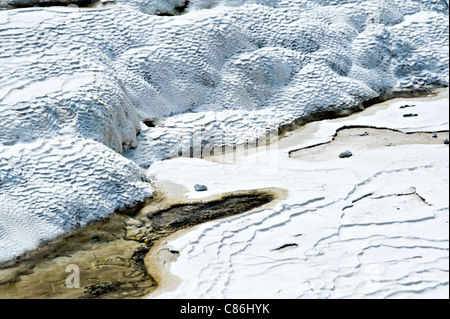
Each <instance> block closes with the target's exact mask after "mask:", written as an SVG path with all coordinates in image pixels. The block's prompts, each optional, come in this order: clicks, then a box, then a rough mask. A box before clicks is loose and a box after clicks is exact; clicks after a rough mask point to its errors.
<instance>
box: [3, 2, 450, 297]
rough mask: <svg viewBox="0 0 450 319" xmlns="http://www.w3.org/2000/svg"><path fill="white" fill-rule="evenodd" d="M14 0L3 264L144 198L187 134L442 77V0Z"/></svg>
mask: <svg viewBox="0 0 450 319" xmlns="http://www.w3.org/2000/svg"><path fill="white" fill-rule="evenodd" d="M10 2H14V1H9V0H0V263H4V262H8V261H11V260H13V259H14V258H15V257H17V256H20V255H21V254H23V253H24V252H27V251H30V250H32V249H35V248H36V247H38V246H39V245H40V244H42V243H43V242H45V241H48V240H51V239H53V238H55V237H56V236H59V235H62V234H64V233H65V232H67V231H71V230H73V229H76V228H78V227H80V226H83V225H86V224H87V223H89V222H93V221H95V220H98V219H101V218H104V217H106V216H108V215H110V214H111V213H113V212H114V211H115V210H117V209H125V208H127V207H131V206H132V205H133V204H135V203H137V202H140V201H143V200H145V199H146V198H149V197H151V196H152V195H153V192H154V191H153V189H152V187H151V186H150V184H149V183H148V178H147V176H146V174H145V172H144V169H146V168H148V167H150V165H151V164H153V163H157V162H158V161H159V160H161V159H164V158H167V157H171V156H177V155H179V154H183V155H186V152H188V154H189V152H190V151H191V146H193V147H194V150H193V152H194V155H196V154H195V148H196V147H197V146H199V145H202V146H211V147H212V146H215V145H222V144H228V145H229V144H233V143H236V144H239V143H244V142H245V141H251V140H254V139H256V138H257V137H260V136H262V135H263V134H265V133H266V129H267V128H275V129H276V128H279V127H283V126H286V125H290V124H292V123H293V122H294V121H298V120H302V119H308V118H311V117H314V116H317V115H323V114H326V113H327V112H331V113H330V114H334V115H336V114H339V113H342V114H345V113H346V112H348V111H349V110H354V109H355V108H358V107H360V106H361V105H363V103H364V102H366V101H370V100H373V99H374V98H378V97H387V96H392V95H395V94H398V93H410V92H414V91H418V90H428V89H433V88H436V87H440V86H448V81H449V72H448V67H449V53H448V44H449V43H448V42H449V40H448V32H449V30H448V26H449V22H448V15H449V2H448V1H438V0H433V1H425V0H406V1H405V0H401V1H400V0H390V1H388V0H383V1H364V0H353V1H350V0H346V1H335V0H315V1H311V0H308V1H306V0H297V1H285V0H279V1H277V0H253V1H244V0H240V1H238V0H228V1H225V0H224V1H208V0H192V1H190V3H189V6H188V7H187V9H186V10H184V12H182V13H183V14H179V13H180V12H179V10H182V9H179V10H178V9H176V8H179V7H180V6H183V5H184V4H185V2H184V1H177V0H172V1H162V0H161V1H144V0H130V1H127V0H120V1H116V3H115V4H109V5H107V6H102V5H99V6H96V7H90V8H77V7H74V6H71V7H63V6H58V7H30V8H20V9H14V8H11V3H10ZM15 2H16V3H18V2H21V1H19V0H18V1H15ZM35 2H36V1H35ZM22 3H25V6H26V3H27V1H22ZM161 13H169V14H175V16H160V15H158V14H161ZM430 112H431V110H430ZM144 122H145V123H147V124H144ZM139 133H140V134H139ZM430 154H431V153H430ZM197 155H198V154H197ZM352 158H354V157H352ZM298 165H301V163H299V164H298ZM330 178H332V175H330ZM380 178H381V177H380ZM198 182H200V183H202V181H201V180H200V181H198ZM208 188H209V187H208ZM304 188H305V189H307V188H308V185H304ZM380 196H381V195H380ZM331 200H332V198H327V200H326V201H327V202H329V201H331ZM324 205H325V204H324ZM258 218H263V217H258ZM344 229H345V230H349V228H344ZM251 234H252V233H249V235H251ZM349 236H350V234H349ZM349 238H350V237H349ZM436 240H439V239H436ZM374 245H376V242H374ZM415 245H422V244H421V243H420V242H418V243H415ZM424 245H425V244H424ZM318 248H320V247H318ZM389 249H390V248H389V247H386V250H389ZM424 249H425V248H424ZM311 251H320V249H315V250H311ZM447 253H448V251H447ZM335 257H336V258H338V256H337V255H336V256H335ZM248 262H258V263H262V262H263V260H258V261H250V260H249V261H248ZM286 262H287V263H289V259H286ZM447 262H448V261H447ZM342 266H344V264H343V265H342ZM348 266H349V267H355V266H356V264H355V263H351V262H349V263H348ZM330 271H332V270H330ZM436 271H437V270H436ZM447 272H448V270H447ZM304 275H306V274H304ZM314 285H316V286H317V285H319V286H320V283H319V282H315V283H314ZM313 288H314V287H313Z"/></svg>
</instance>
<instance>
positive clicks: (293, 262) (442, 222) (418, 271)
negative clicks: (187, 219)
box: [148, 93, 449, 299]
mask: <svg viewBox="0 0 450 319" xmlns="http://www.w3.org/2000/svg"><path fill="white" fill-rule="evenodd" d="M405 104H414V105H416V106H415V108H414V110H415V111H416V112H419V117H422V116H423V117H422V119H414V120H412V121H411V120H410V119H405V118H403V116H402V113H405V111H404V110H402V109H399V107H400V106H402V105H405ZM374 108H376V110H377V111H376V112H375V110H374V111H372V110H367V112H365V113H363V114H361V115H355V116H352V117H351V118H348V119H342V120H340V121H324V122H322V123H320V125H318V126H316V130H314V135H313V136H311V138H309V139H308V138H307V139H303V140H301V141H300V144H299V145H295V146H294V145H291V146H289V147H282V143H280V147H279V149H278V150H277V149H276V148H275V149H274V148H272V149H271V150H259V152H253V153H251V152H250V155H249V156H247V157H240V158H238V161H237V163H236V164H234V165H230V164H228V165H226V164H217V163H211V162H208V161H202V160H199V159H174V160H170V161H162V162H158V163H155V164H154V165H152V167H151V168H150V169H149V170H148V174H149V176H152V177H154V178H157V179H159V180H164V181H169V182H173V183H178V184H181V185H183V186H184V187H186V188H187V189H188V190H189V192H188V194H187V195H188V196H189V198H200V197H202V196H211V195H213V194H217V193H219V194H220V193H222V192H229V191H233V190H236V189H255V188H263V187H279V188H283V189H285V190H287V191H288V193H289V194H288V196H287V197H286V198H285V199H283V200H281V201H280V202H279V203H278V204H277V205H276V206H275V207H271V208H268V209H257V210H255V211H254V212H251V213H248V214H244V215H243V216H235V217H233V218H230V219H226V220H223V221H218V222H217V221H216V222H210V223H207V224H204V225H201V226H199V227H198V228H196V229H194V230H191V231H190V232H184V233H182V234H181V233H180V234H179V235H178V237H176V236H175V237H174V238H169V239H165V243H164V244H163V246H161V247H160V248H159V249H161V250H165V251H166V252H167V249H169V250H170V251H177V252H178V254H177V256H178V257H177V259H176V261H174V262H172V264H170V266H169V267H168V270H169V271H170V273H171V274H173V275H175V276H177V277H178V278H179V279H180V281H181V284H180V285H178V286H177V287H174V286H173V285H172V286H171V285H170V284H169V285H167V283H168V282H170V278H168V277H165V278H163V281H162V288H161V291H156V294H157V295H155V294H154V295H152V296H151V297H158V298H168V299H171V298H188V299H189V298H192V299H196V298H219V299H221V298H230V299H233V298H244V299H247V298H313V299H315V298H448V296H449V291H448V286H449V272H448V270H449V228H448V222H449V194H448V189H449V164H448V145H444V143H442V144H440V145H401V146H391V147H380V148H371V149H370V148H369V149H364V150H360V151H358V152H355V153H354V155H353V156H352V157H351V158H349V159H340V158H339V157H338V155H339V152H338V153H336V154H334V155H331V154H330V156H329V158H327V159H326V160H321V161H306V160H302V159H301V158H289V156H288V152H289V151H290V150H292V149H296V148H297V147H306V146H308V145H316V143H323V142H325V141H329V140H330V139H331V136H332V135H333V134H334V133H335V131H336V129H338V128H340V127H343V126H346V125H355V126H358V125H373V126H375V127H390V128H395V129H399V130H401V131H404V132H411V131H429V130H430V129H435V130H448V128H449V123H448V116H449V108H448V93H447V97H446V98H443V99H442V100H439V101H436V100H435V101H431V100H422V101H411V100H403V101H395V102H394V103H393V104H391V105H390V106H389V107H388V108H386V107H379V106H374ZM430 135H431V134H430ZM380 138H383V136H381V137H380ZM268 163H271V164H272V165H271V166H269V165H268ZM194 181H195V182H200V183H203V184H205V185H207V186H208V191H207V192H205V193H203V194H199V193H196V192H195V191H194V189H193V183H194ZM156 256H158V255H157V254H156ZM160 266H161V267H167V265H160ZM167 287H170V289H168V290H165V289H166V288H167Z"/></svg>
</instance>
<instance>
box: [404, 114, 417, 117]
mask: <svg viewBox="0 0 450 319" xmlns="http://www.w3.org/2000/svg"><path fill="white" fill-rule="evenodd" d="M416 116H419V114H403V117H416Z"/></svg>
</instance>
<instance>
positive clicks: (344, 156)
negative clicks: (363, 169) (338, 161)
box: [339, 150, 353, 158]
mask: <svg viewBox="0 0 450 319" xmlns="http://www.w3.org/2000/svg"><path fill="white" fill-rule="evenodd" d="M352 155H353V153H352V152H350V151H349V150H347V151H345V152H342V153H341V154H339V158H347V157H351V156H352Z"/></svg>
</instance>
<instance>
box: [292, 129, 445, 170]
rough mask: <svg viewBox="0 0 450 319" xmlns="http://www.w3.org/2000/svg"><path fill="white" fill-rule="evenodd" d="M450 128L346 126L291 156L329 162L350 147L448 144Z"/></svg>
mask: <svg viewBox="0 0 450 319" xmlns="http://www.w3.org/2000/svg"><path fill="white" fill-rule="evenodd" d="M448 138H449V132H448V131H439V132H408V133H404V132H402V131H399V130H395V129H390V128H378V127H370V126H344V127H342V128H340V129H339V130H337V132H336V134H335V135H334V137H333V139H332V140H331V141H329V142H325V143H321V144H316V145H312V146H308V147H304V148H301V149H297V150H292V151H290V152H289V157H291V158H298V159H302V160H306V161H327V160H330V159H333V158H338V157H339V156H340V155H341V154H343V152H346V151H347V150H348V151H350V152H351V153H352V154H353V155H357V154H358V153H359V152H363V151H364V150H367V149H375V148H380V147H393V146H399V145H411V144H445V140H447V139H448Z"/></svg>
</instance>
